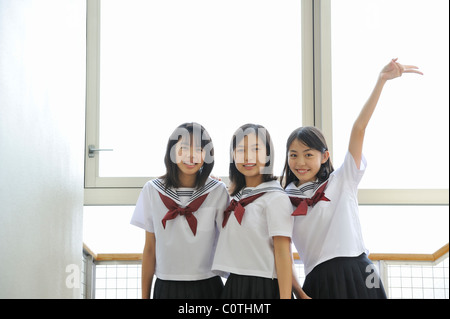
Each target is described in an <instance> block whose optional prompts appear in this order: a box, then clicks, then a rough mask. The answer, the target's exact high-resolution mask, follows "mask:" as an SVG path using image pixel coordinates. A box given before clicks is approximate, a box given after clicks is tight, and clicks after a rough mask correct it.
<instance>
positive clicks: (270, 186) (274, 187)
mask: <svg viewBox="0 0 450 319" xmlns="http://www.w3.org/2000/svg"><path fill="white" fill-rule="evenodd" d="M268 192H282V193H284V189H283V188H282V187H281V185H280V183H279V182H278V181H269V182H264V183H261V184H259V185H258V186H256V187H246V188H244V189H242V190H241V191H240V192H239V193H237V194H236V195H234V196H233V198H232V199H234V200H236V201H240V200H241V199H244V198H247V197H250V196H254V195H257V194H261V193H268Z"/></svg>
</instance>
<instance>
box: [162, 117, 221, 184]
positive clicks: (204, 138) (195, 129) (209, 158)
mask: <svg viewBox="0 0 450 319" xmlns="http://www.w3.org/2000/svg"><path fill="white" fill-rule="evenodd" d="M180 139H186V140H188V141H192V143H193V144H194V145H201V148H202V151H205V153H206V157H205V159H204V163H203V166H202V167H201V168H200V170H199V171H198V172H197V177H196V182H195V188H197V189H198V188H200V187H202V186H204V185H205V183H206V181H207V179H208V177H209V175H210V174H211V171H212V169H213V167H214V146H213V143H212V140H211V137H210V136H209V134H208V132H207V131H206V129H205V128H204V127H203V126H202V125H200V124H198V123H195V122H192V123H184V124H181V125H180V126H178V127H177V128H176V129H175V131H174V132H173V133H172V134H171V135H170V138H169V141H168V142H167V148H166V155H165V157H164V164H165V165H166V174H165V175H163V176H161V177H160V178H161V179H162V180H163V183H164V186H165V188H166V189H168V188H179V187H181V185H180V180H179V176H178V173H179V168H178V165H177V163H176V160H175V159H176V150H175V145H176V144H177V143H178V141H180Z"/></svg>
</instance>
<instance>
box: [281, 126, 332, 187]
mask: <svg viewBox="0 0 450 319" xmlns="http://www.w3.org/2000/svg"><path fill="white" fill-rule="evenodd" d="M295 140H298V141H300V142H302V143H303V144H305V145H306V146H308V147H310V148H312V149H315V150H317V151H319V152H321V153H322V154H324V153H325V152H326V151H328V146H327V142H326V141H325V137H324V136H323V134H322V132H321V131H320V130H319V129H318V128H316V127H314V126H305V127H300V128H298V129H296V130H295V131H294V132H292V133H291V135H290V136H289V138H288V140H287V143H286V161H285V164H284V169H283V176H281V185H283V187H284V188H286V187H287V186H288V185H289V184H290V183H291V182H294V183H296V184H297V183H298V182H299V180H298V178H297V177H296V176H295V174H294V173H293V172H292V171H291V169H290V168H289V148H290V147H291V144H292V142H294V141H295ZM333 171H334V168H333V164H332V163H331V159H330V158H328V160H327V161H326V162H325V163H323V164H322V165H321V167H320V170H319V172H318V173H317V178H318V180H319V182H321V183H323V182H325V181H326V180H327V179H328V177H329V176H330V174H331V173H332V172H333ZM284 179H285V180H286V181H285V182H284V184H283V180H284Z"/></svg>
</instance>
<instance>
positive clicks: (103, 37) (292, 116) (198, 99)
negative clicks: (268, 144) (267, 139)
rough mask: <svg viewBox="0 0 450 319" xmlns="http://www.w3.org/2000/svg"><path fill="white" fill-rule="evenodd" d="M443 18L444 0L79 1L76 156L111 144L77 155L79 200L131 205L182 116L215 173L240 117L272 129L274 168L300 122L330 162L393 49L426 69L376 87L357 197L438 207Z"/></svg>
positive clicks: (444, 99) (442, 161) (443, 190)
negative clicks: (80, 129)
mask: <svg viewBox="0 0 450 319" xmlns="http://www.w3.org/2000/svg"><path fill="white" fill-rule="evenodd" d="M125 3H126V4H125ZM399 12H401V14H398V13H399ZM418 17H420V20H421V21H423V23H417V19H418ZM119 20H120V21H121V23H117V21H119ZM448 21H449V18H448V1H445V0H431V1H428V2H423V1H418V0H414V1H409V0H408V1H406V0H389V1H385V0H383V1H382V0H366V1H357V0H340V1H333V2H332V1H330V0H322V1H313V0H302V1H294V0H283V1H275V0H264V1H258V0H245V1H237V0H234V1H226V2H222V1H206V0H190V1H181V0H171V1H164V2H156V1H138V0H133V1H126V2H124V1H121V0H108V1H103V2H100V0H93V1H89V2H88V63H87V64H88V81H87V82H88V92H87V124H86V127H87V133H86V153H88V147H89V145H92V146H93V148H111V149H114V151H112V152H106V151H105V152H94V157H92V158H90V157H88V156H87V155H86V192H85V204H86V205H93V204H94V205H134V204H135V202H136V199H137V196H138V194H139V191H140V188H141V187H142V185H143V184H144V183H145V182H146V181H147V180H149V179H150V178H152V177H155V176H159V175H161V174H162V173H164V167H163V160H162V159H163V153H164V150H165V144H166V141H167V138H168V137H169V135H170V133H171V132H172V131H173V130H174V128H175V127H176V126H178V125H179V124H181V123H182V122H187V121H196V122H199V123H201V124H203V125H204V126H205V127H206V129H207V130H208V131H209V133H210V134H211V136H212V138H213V141H214V145H215V152H216V166H215V169H214V172H213V173H214V174H215V175H218V176H225V177H226V175H227V165H228V148H229V140H230V138H231V135H232V133H233V132H234V130H236V129H237V127H239V126H240V125H241V124H244V123H246V122H257V123H259V124H263V125H265V126H266V127H267V128H268V129H269V131H270V133H271V134H272V135H273V138H274V144H275V146H276V150H275V153H276V163H275V173H277V174H279V173H281V167H282V165H283V157H284V154H283V153H284V144H285V141H286V138H287V136H288V135H289V133H290V132H291V131H292V130H293V129H294V128H296V127H298V126H301V125H316V126H318V127H319V128H321V129H322V130H323V131H324V133H325V135H326V138H327V140H328V143H329V145H330V146H331V151H332V155H333V161H334V164H335V167H337V166H339V164H340V163H341V162H342V160H343V158H344V153H345V151H346V150H347V146H348V139H349V135H350V129H351V126H352V123H353V121H354V120H355V118H356V116H357V114H358V112H359V111H360V109H361V107H362V106H363V104H364V103H365V101H366V99H367V98H368V96H369V94H370V92H371V90H372V88H373V86H374V85H375V81H376V77H377V74H378V73H379V71H380V70H381V68H382V67H383V66H384V65H385V64H386V63H387V62H388V61H389V60H390V59H391V58H393V57H399V58H400V61H401V62H403V63H408V64H409V63H411V64H417V65H418V66H420V68H421V69H422V70H423V71H424V72H425V75H424V76H423V77H421V76H417V75H413V74H411V75H410V74H408V75H404V77H403V78H402V79H396V80H393V81H390V82H389V83H388V84H387V85H386V87H385V89H384V91H383V94H382V97H381V100H380V102H379V105H378V107H377V110H376V112H375V114H374V116H373V119H372V120H371V122H370V124H369V128H368V130H367V134H366V141H365V146H366V147H365V149H364V153H365V155H366V157H367V159H368V163H369V166H368V169H367V172H366V174H365V176H364V178H363V180H362V183H361V185H360V188H361V189H360V193H359V197H360V198H359V199H360V204H361V205H444V206H448V184H449V180H448V175H449V174H448V166H449V165H448V164H449V163H448V158H449V150H448V145H449V143H448V133H449V132H448V128H449V123H448V104H449V99H448V85H449V83H448V70H449V67H448V56H449V51H448V29H449V28H448ZM433 34H439V38H438V41H437V40H436V38H437V37H436V36H433V37H432V36H430V35H433Z"/></svg>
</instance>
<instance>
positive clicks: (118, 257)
mask: <svg viewBox="0 0 450 319" xmlns="http://www.w3.org/2000/svg"><path fill="white" fill-rule="evenodd" d="M83 249H84V250H85V251H86V252H87V253H88V254H90V255H91V256H92V258H94V260H96V261H138V260H142V253H132V254H129V253H111V254H96V253H94V252H93V251H92V250H91V249H89V247H88V246H87V245H86V244H84V243H83ZM448 252H449V244H448V243H447V244H445V245H444V246H442V247H441V248H439V249H438V250H436V251H435V252H434V253H432V254H370V255H369V259H370V260H372V261H375V260H396V261H429V262H434V261H436V260H438V259H439V258H441V257H442V256H444V255H445V254H447V253H448ZM294 259H295V260H300V256H299V255H298V253H294Z"/></svg>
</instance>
